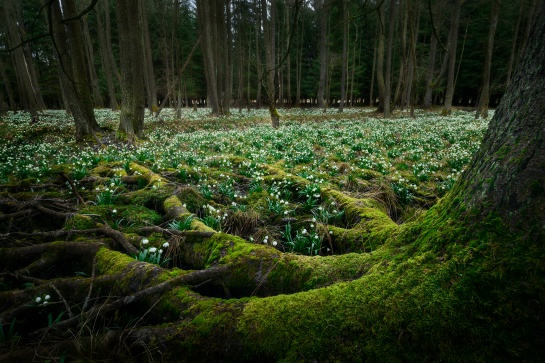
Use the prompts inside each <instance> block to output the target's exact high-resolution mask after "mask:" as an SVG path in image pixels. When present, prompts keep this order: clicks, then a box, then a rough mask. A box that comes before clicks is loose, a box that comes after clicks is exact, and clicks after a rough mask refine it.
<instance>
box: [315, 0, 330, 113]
mask: <svg viewBox="0 0 545 363" xmlns="http://www.w3.org/2000/svg"><path fill="white" fill-rule="evenodd" d="M328 6H329V5H328V4H326V0H317V1H316V2H315V5H314V8H315V9H317V10H318V9H319V10H318V12H319V16H320V27H319V29H320V55H319V59H320V80H319V84H318V94H317V96H316V98H317V99H318V108H323V109H325V108H326V104H325V100H324V97H325V88H326V81H327V13H328Z"/></svg>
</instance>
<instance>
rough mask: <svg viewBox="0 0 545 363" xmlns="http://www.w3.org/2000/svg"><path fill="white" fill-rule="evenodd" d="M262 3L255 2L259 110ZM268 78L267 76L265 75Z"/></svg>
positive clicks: (259, 104)
mask: <svg viewBox="0 0 545 363" xmlns="http://www.w3.org/2000/svg"><path fill="white" fill-rule="evenodd" d="M260 4H261V2H260V1H254V13H255V16H256V19H255V69H256V73H257V91H256V96H255V97H256V101H255V102H256V103H255V107H256V108H257V109H260V108H261V89H262V88H263V77H264V76H263V66H262V64H261V48H260V46H259V44H260V34H261V17H262V15H261V10H260ZM265 77H266V75H265Z"/></svg>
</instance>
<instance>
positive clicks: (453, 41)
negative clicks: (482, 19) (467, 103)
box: [442, 0, 461, 115]
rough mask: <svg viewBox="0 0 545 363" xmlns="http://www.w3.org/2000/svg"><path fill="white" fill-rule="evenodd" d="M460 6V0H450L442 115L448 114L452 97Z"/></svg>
mask: <svg viewBox="0 0 545 363" xmlns="http://www.w3.org/2000/svg"><path fill="white" fill-rule="evenodd" d="M460 7H461V0H452V1H451V8H452V14H451V20H450V31H449V48H448V54H449V58H448V59H449V60H448V74H447V90H446V94H445V103H444V105H443V111H442V114H443V115H450V113H451V108H452V100H453V98H454V77H455V73H454V71H455V70H456V49H457V47H458V28H459V26H460Z"/></svg>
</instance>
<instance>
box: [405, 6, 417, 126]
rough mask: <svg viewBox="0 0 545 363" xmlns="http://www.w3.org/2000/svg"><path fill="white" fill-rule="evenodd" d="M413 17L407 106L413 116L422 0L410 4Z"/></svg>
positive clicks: (410, 32)
mask: <svg viewBox="0 0 545 363" xmlns="http://www.w3.org/2000/svg"><path fill="white" fill-rule="evenodd" d="M410 9H411V10H410V11H411V16H410V17H409V19H412V20H411V22H410V24H409V34H410V36H411V39H410V40H411V42H410V44H409V47H410V48H409V61H410V62H409V71H410V73H409V77H407V106H408V107H409V108H410V113H411V117H413V118H414V117H415V114H414V107H415V103H416V98H417V95H416V91H415V90H416V81H417V76H416V72H417V58H416V43H417V41H418V31H419V28H420V1H419V0H412V1H411V4H410Z"/></svg>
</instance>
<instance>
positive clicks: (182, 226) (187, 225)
mask: <svg viewBox="0 0 545 363" xmlns="http://www.w3.org/2000/svg"><path fill="white" fill-rule="evenodd" d="M194 219H195V217H194V216H193V215H191V216H188V217H186V218H184V219H181V220H173V221H172V222H170V223H169V224H168V228H169V229H174V230H176V231H188V230H190V229H191V222H193V220H194Z"/></svg>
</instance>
